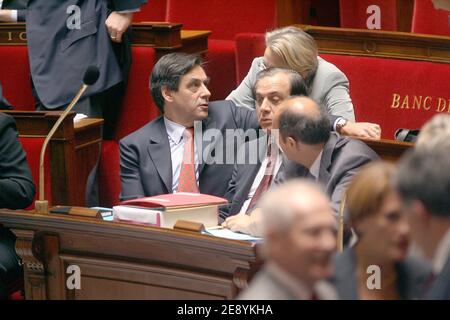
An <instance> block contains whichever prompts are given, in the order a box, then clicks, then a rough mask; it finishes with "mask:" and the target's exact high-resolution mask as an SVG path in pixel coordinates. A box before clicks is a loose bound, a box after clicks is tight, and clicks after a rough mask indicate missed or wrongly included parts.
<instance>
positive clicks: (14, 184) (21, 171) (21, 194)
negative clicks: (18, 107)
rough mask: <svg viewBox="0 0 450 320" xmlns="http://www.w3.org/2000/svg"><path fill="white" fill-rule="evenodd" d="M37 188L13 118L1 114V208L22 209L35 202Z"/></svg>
mask: <svg viewBox="0 0 450 320" xmlns="http://www.w3.org/2000/svg"><path fill="white" fill-rule="evenodd" d="M34 194H35V187H34V183H33V179H32V177H31V172H30V168H29V167H28V163H27V160H26V156H25V152H24V151H23V149H22V145H21V144H20V142H19V141H18V139H17V130H16V125H15V123H14V120H13V118H12V117H10V116H8V115H6V114H4V113H0V208H9V209H22V208H26V207H28V206H29V205H30V204H31V202H32V201H33V197H34Z"/></svg>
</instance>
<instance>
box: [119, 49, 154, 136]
mask: <svg viewBox="0 0 450 320" xmlns="http://www.w3.org/2000/svg"><path fill="white" fill-rule="evenodd" d="M132 54H133V56H132V61H133V62H132V64H131V69H130V74H129V76H128V84H127V89H126V92H125V97H124V101H123V104H122V108H121V110H120V116H119V123H118V125H117V128H116V132H115V135H114V140H116V141H118V140H120V139H122V138H123V137H125V136H126V135H128V134H130V133H131V132H134V131H136V130H137V129H139V128H140V127H142V126H143V125H145V124H146V123H147V122H149V121H150V120H152V119H154V118H155V117H156V116H157V115H158V114H159V111H158V109H157V107H156V105H155V104H154V103H153V99H152V98H151V97H150V85H149V84H150V74H151V72H152V70H153V66H154V65H155V63H156V52H155V50H154V49H153V48H149V47H133V48H132Z"/></svg>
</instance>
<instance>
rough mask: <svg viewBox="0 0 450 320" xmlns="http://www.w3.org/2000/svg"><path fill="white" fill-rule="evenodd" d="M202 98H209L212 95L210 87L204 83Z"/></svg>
mask: <svg viewBox="0 0 450 320" xmlns="http://www.w3.org/2000/svg"><path fill="white" fill-rule="evenodd" d="M201 96H202V98H209V97H211V92H210V91H209V89H208V87H207V86H206V85H205V84H203V85H202V95H201Z"/></svg>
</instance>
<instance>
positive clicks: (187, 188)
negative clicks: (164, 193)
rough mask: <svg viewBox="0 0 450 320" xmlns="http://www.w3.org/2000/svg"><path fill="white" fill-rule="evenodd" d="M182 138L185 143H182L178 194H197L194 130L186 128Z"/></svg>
mask: <svg viewBox="0 0 450 320" xmlns="http://www.w3.org/2000/svg"><path fill="white" fill-rule="evenodd" d="M184 138H185V139H186V142H185V143H184V154H183V162H182V163H181V170H180V179H179V182H178V192H193V193H199V190H198V186H197V179H196V178H195V154H194V128H186V129H185V131H184Z"/></svg>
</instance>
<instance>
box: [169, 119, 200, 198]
mask: <svg viewBox="0 0 450 320" xmlns="http://www.w3.org/2000/svg"><path fill="white" fill-rule="evenodd" d="M164 124H165V125H166V132H167V137H168V138H169V145H170V155H171V159H172V192H174V193H175V192H177V191H178V183H179V180H180V171H181V164H182V162H183V155H184V145H185V142H186V138H185V137H184V130H185V129H186V127H185V126H183V125H181V124H178V123H176V122H173V121H170V120H169V119H167V118H166V117H164ZM194 140H197V139H195V133H194ZM194 153H195V178H196V180H197V185H198V177H199V172H198V163H199V161H198V154H197V153H198V152H197V144H196V143H195V144H194Z"/></svg>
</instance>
